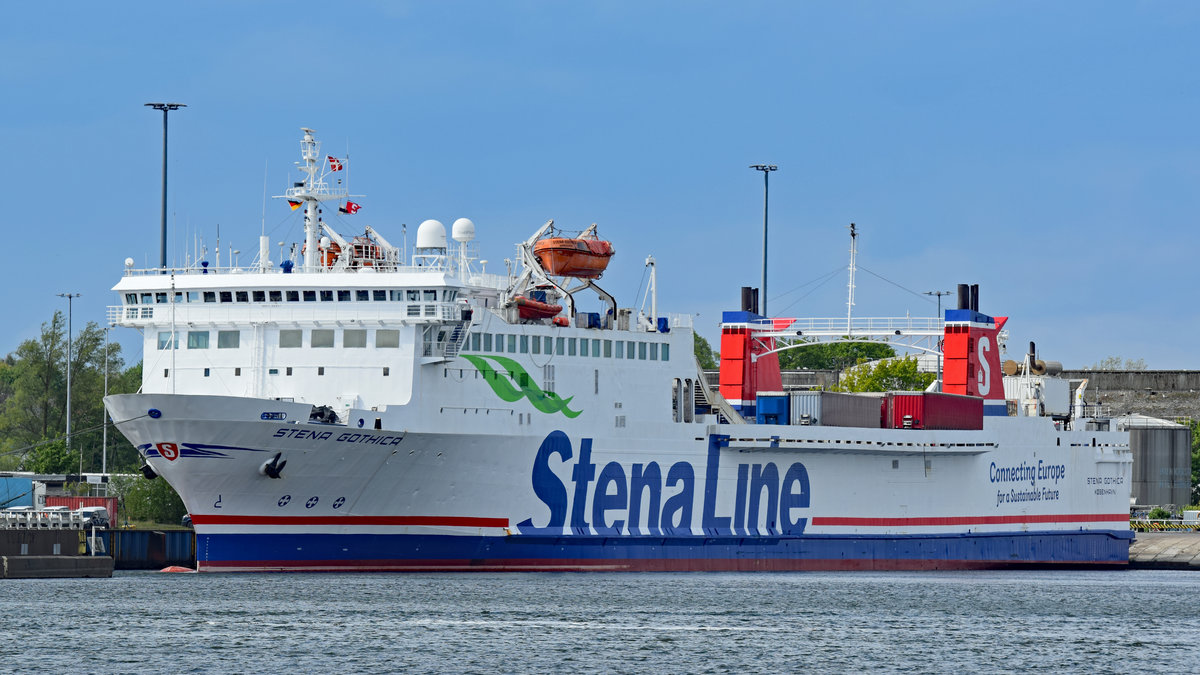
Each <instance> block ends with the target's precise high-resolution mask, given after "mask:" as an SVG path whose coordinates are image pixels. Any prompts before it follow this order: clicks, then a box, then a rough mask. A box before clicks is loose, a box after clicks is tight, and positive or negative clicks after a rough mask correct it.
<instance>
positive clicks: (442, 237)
mask: <svg viewBox="0 0 1200 675" xmlns="http://www.w3.org/2000/svg"><path fill="white" fill-rule="evenodd" d="M417 248H441V249H444V248H446V226H445V225H443V224H442V223H441V222H440V221H437V220H427V221H425V222H423V223H421V226H420V227H418V228H417Z"/></svg>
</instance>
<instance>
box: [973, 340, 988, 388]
mask: <svg viewBox="0 0 1200 675" xmlns="http://www.w3.org/2000/svg"><path fill="white" fill-rule="evenodd" d="M990 351H992V342H991V340H988V339H987V336H983V337H980V338H979V349H978V352H979V354H978V356H979V370H977V371H975V379H976V382H977V384H978V385H979V395H980V396H987V395H988V392H990V391H991V390H992V369H991V365H989V364H988V357H987V352H990Z"/></svg>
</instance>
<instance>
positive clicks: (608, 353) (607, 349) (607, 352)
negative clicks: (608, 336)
mask: <svg viewBox="0 0 1200 675" xmlns="http://www.w3.org/2000/svg"><path fill="white" fill-rule="evenodd" d="M604 358H606V359H611V358H612V340H605V341H604Z"/></svg>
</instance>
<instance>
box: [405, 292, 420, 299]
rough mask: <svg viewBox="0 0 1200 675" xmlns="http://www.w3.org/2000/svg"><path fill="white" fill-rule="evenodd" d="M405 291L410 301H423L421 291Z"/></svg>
mask: <svg viewBox="0 0 1200 675" xmlns="http://www.w3.org/2000/svg"><path fill="white" fill-rule="evenodd" d="M405 293H406V294H407V295H408V301H409V302H420V301H421V291H414V290H407V291H405Z"/></svg>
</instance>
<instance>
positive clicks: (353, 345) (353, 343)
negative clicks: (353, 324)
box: [342, 329, 367, 349]
mask: <svg viewBox="0 0 1200 675" xmlns="http://www.w3.org/2000/svg"><path fill="white" fill-rule="evenodd" d="M366 346H367V331H365V330H361V329H353V330H346V331H345V332H343V333H342V347H345V348H346V349H365V348H366Z"/></svg>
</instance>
